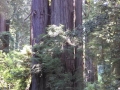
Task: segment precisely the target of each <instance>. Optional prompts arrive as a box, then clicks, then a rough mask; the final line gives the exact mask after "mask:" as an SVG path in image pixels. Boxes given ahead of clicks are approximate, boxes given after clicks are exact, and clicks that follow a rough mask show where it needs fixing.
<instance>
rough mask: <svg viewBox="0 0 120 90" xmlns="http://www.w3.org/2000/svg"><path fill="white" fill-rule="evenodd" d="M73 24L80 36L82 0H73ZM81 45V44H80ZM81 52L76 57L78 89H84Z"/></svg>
mask: <svg viewBox="0 0 120 90" xmlns="http://www.w3.org/2000/svg"><path fill="white" fill-rule="evenodd" d="M75 16H76V20H75V26H76V27H77V29H78V30H79V33H80V37H82V35H83V29H82V0H75ZM82 46H83V45H82ZM83 64H84V63H83V52H82V51H81V52H80V57H79V58H77V59H76V69H77V73H78V76H79V77H80V80H79V82H78V83H77V88H78V89H79V90H83V89H84V80H83Z"/></svg>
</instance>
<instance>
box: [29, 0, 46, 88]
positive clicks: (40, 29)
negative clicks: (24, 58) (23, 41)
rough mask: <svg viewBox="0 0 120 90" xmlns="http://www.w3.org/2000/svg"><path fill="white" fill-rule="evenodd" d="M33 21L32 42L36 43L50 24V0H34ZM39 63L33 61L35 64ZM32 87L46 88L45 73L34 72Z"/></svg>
mask: <svg viewBox="0 0 120 90" xmlns="http://www.w3.org/2000/svg"><path fill="white" fill-rule="evenodd" d="M31 22H32V24H31V44H32V45H34V44H35V43H39V42H40V38H39V35H40V34H43V33H45V28H46V26H47V24H48V0H32V8H31ZM33 57H35V56H33ZM38 63H39V62H37V61H35V60H34V61H32V64H33V66H34V65H36V64H38ZM30 88H31V89H30V90H45V76H44V74H43V75H42V76H41V75H40V73H38V74H35V73H34V74H33V75H32V82H31V87H30Z"/></svg>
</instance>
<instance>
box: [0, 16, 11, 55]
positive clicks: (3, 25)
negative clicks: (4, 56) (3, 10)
mask: <svg viewBox="0 0 120 90" xmlns="http://www.w3.org/2000/svg"><path fill="white" fill-rule="evenodd" d="M9 23H10V20H5V17H4V15H2V14H0V33H3V32H6V31H9ZM0 38H1V40H2V44H3V45H2V46H1V47H0V50H3V52H6V53H7V52H9V36H8V35H2V37H0Z"/></svg>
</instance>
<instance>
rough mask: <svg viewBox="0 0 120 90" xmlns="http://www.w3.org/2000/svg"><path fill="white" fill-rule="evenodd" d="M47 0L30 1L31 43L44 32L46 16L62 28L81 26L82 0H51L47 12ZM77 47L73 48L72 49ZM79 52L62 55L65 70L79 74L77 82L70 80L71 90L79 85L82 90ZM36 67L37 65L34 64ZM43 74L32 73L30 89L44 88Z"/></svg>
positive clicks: (39, 89)
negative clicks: (73, 54)
mask: <svg viewBox="0 0 120 90" xmlns="http://www.w3.org/2000/svg"><path fill="white" fill-rule="evenodd" d="M48 1H49V0H33V1H32V11H31V13H32V18H31V19H32V25H31V27H32V28H31V44H32V45H34V44H35V43H39V42H40V39H39V38H38V36H39V34H42V33H44V32H45V31H44V30H45V27H46V26H47V24H48V21H49V20H48V18H49V16H50V17H51V18H50V24H51V25H52V24H55V25H57V26H59V25H60V24H62V25H64V30H65V31H66V30H73V29H74V28H75V27H77V26H82V0H80V1H79V0H69V1H68V0H51V12H50V13H48ZM77 29H78V30H79V33H80V36H81V37H82V28H77ZM69 44H70V43H66V44H65V46H64V48H68V47H70V45H69ZM75 49H77V47H76V48H74V49H73V50H75ZM76 53H79V57H78V58H77V57H74V56H73V57H72V58H70V57H69V52H68V51H67V52H65V54H64V55H62V56H63V57H62V61H63V63H64V64H65V67H66V68H65V69H66V70H65V72H71V73H72V75H73V76H74V75H75V73H76V71H77V73H78V75H79V77H81V78H80V80H79V82H75V80H71V81H72V86H71V87H72V90H74V89H75V88H76V87H78V86H81V87H79V88H80V90H83V59H82V53H83V52H82V51H81V52H77V50H76ZM34 57H35V56H34ZM35 65H38V62H37V61H33V67H35ZM36 67H37V66H36ZM43 79H44V74H43V75H42V77H40V76H39V74H34V75H32V90H45V86H44V85H43V84H44V82H43Z"/></svg>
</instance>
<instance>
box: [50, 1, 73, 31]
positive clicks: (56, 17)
mask: <svg viewBox="0 0 120 90" xmlns="http://www.w3.org/2000/svg"><path fill="white" fill-rule="evenodd" d="M73 11H74V8H73V0H52V2H51V24H55V25H60V24H63V25H64V26H65V30H66V29H70V30H72V29H73Z"/></svg>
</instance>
